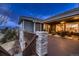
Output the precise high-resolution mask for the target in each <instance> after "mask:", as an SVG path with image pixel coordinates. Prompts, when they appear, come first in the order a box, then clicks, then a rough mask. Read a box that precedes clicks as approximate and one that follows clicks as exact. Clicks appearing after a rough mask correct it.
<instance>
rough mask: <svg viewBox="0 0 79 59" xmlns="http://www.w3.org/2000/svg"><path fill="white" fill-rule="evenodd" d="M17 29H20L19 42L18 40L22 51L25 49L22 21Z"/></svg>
mask: <svg viewBox="0 0 79 59" xmlns="http://www.w3.org/2000/svg"><path fill="white" fill-rule="evenodd" d="M19 31H20V33H19V35H20V38H19V42H20V47H21V51H23V50H24V49H25V40H24V22H23V23H22V24H21V25H20V29H19Z"/></svg>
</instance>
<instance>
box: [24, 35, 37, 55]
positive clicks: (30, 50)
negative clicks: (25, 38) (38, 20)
mask: <svg viewBox="0 0 79 59" xmlns="http://www.w3.org/2000/svg"><path fill="white" fill-rule="evenodd" d="M31 35H33V38H32V40H31V41H30V42H29V43H28V44H27V45H26V47H25V49H24V51H23V55H24V56H30V55H36V38H37V35H35V34H31Z"/></svg>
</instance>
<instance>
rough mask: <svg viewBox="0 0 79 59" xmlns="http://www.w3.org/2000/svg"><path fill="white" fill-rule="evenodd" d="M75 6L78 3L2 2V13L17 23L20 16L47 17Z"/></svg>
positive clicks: (0, 5) (0, 12)
mask: <svg viewBox="0 0 79 59" xmlns="http://www.w3.org/2000/svg"><path fill="white" fill-rule="evenodd" d="M75 7H77V4H74V3H48V4H47V3H39V4H38V3H35V4H34V3H16V4H15V3H14V4H13V3H12V4H11V3H10V4H7V3H6V4H0V14H3V15H7V16H8V17H9V18H10V21H13V22H15V23H16V22H18V18H19V17H20V16H31V17H37V18H40V19H46V18H48V17H50V16H54V15H56V14H59V13H62V12H65V11H67V10H69V9H72V8H75ZM8 25H9V24H8Z"/></svg>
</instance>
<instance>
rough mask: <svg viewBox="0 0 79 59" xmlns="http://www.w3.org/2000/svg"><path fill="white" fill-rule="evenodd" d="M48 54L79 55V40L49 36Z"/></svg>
mask: <svg viewBox="0 0 79 59" xmlns="http://www.w3.org/2000/svg"><path fill="white" fill-rule="evenodd" d="M48 56H79V40H69V39H63V38H61V37H55V36H49V39H48Z"/></svg>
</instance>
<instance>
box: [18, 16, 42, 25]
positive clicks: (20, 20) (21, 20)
mask: <svg viewBox="0 0 79 59" xmlns="http://www.w3.org/2000/svg"><path fill="white" fill-rule="evenodd" d="M23 21H32V22H39V23H42V20H40V19H38V18H34V17H28V16H20V17H19V24H20V23H21V22H23Z"/></svg>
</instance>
